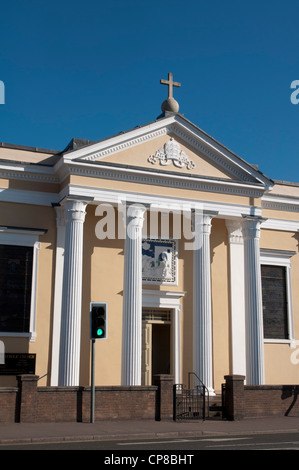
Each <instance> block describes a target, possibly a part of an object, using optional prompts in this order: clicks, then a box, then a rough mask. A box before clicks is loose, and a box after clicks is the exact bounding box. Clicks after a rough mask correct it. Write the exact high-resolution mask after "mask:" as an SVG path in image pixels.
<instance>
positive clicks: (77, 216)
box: [62, 199, 88, 223]
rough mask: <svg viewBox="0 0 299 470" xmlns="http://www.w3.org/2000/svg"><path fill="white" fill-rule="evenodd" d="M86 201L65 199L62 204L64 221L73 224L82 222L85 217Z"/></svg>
mask: <svg viewBox="0 0 299 470" xmlns="http://www.w3.org/2000/svg"><path fill="white" fill-rule="evenodd" d="M87 204H88V201H83V200H78V199H66V200H64V201H63V202H62V206H63V207H64V214H65V220H66V222H68V221H74V222H82V223H83V222H84V220H85V215H86V211H85V209H86V207H87Z"/></svg>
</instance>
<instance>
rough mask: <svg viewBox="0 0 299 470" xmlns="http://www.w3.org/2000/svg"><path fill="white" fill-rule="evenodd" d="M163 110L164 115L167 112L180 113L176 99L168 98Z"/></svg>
mask: <svg viewBox="0 0 299 470" xmlns="http://www.w3.org/2000/svg"><path fill="white" fill-rule="evenodd" d="M161 109H162V111H163V113H165V111H170V112H172V113H178V112H179V103H178V102H177V101H176V100H175V99H174V98H167V100H165V101H163V103H162V106H161Z"/></svg>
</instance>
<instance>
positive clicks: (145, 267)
mask: <svg viewBox="0 0 299 470" xmlns="http://www.w3.org/2000/svg"><path fill="white" fill-rule="evenodd" d="M161 83H162V84H166V85H167V87H168V98H167V99H166V100H165V101H164V102H163V104H162V114H161V115H160V116H159V117H158V118H157V119H155V120H153V121H152V122H150V123H148V124H144V125H141V126H138V127H135V128H134V129H132V130H129V131H126V132H121V133H119V134H118V135H114V136H112V137H107V138H105V139H103V140H100V141H96V142H94V141H88V140H86V141H85V140H82V139H72V141H71V142H70V143H69V144H68V145H67V147H66V148H65V150H63V151H59V152H57V151H52V150H45V149H39V148H31V147H25V146H20V145H14V144H5V143H0V172H1V175H0V345H1V347H0V353H3V354H2V356H1V355H0V358H1V357H2V364H0V386H13V385H15V383H16V374H17V373H20V372H21V371H22V365H21V364H22V357H23V359H24V361H25V362H26V361H28V357H29V358H31V359H33V366H32V370H31V371H30V370H27V373H28V372H29V373H34V374H36V375H38V376H39V377H40V380H39V385H50V386H77V385H83V386H84V385H86V386H87V385H90V383H91V358H92V351H94V374H95V375H94V376H95V385H132V386H134V385H151V384H152V383H153V376H154V375H155V374H171V375H173V377H174V381H175V383H176V384H186V383H187V382H188V374H189V373H192V376H193V377H194V378H196V380H199V381H200V382H202V383H203V384H204V385H205V386H206V387H207V388H208V389H209V392H210V394H211V395H213V394H214V393H216V392H217V391H219V390H221V384H222V383H223V382H224V376H225V375H227V374H237V375H244V376H245V377H246V384H248V385H263V384H267V385H268V384H299V253H298V249H299V183H295V182H293V183H291V182H284V181H275V180H273V179H271V177H268V176H265V175H264V174H263V173H262V172H261V171H260V170H259V169H258V167H257V166H255V165H252V164H250V163H248V162H246V160H244V159H243V158H240V157H239V156H238V155H236V154H234V153H233V152H231V151H230V150H229V149H228V148H226V147H225V146H223V145H222V144H221V143H220V142H217V141H216V140H215V139H214V138H213V137H211V136H209V135H207V134H206V133H205V132H204V131H203V130H201V129H200V128H199V127H198V126H197V125H196V124H194V123H192V122H190V121H189V120H188V119H187V117H185V116H184V115H183V114H181V113H180V112H179V105H178V103H177V101H176V100H175V99H174V98H173V87H178V86H180V84H179V83H177V82H174V81H173V76H172V74H169V75H168V80H161ZM165 90H166V88H165ZM157 114H158V113H157ZM270 176H271V175H270ZM93 314H95V316H96V315H103V318H102V323H99V324H98V325H96V328H95V330H94V329H93V326H94V324H93V321H97V320H96V319H94V317H93ZM93 319H94V320H93ZM100 320H101V319H100ZM14 358H18V361H19V362H18V364H19V365H18V366H16V362H14V361H13V359H14ZM8 360H10V361H12V364H14V365H13V367H14V371H12V370H9V366H8V362H6V363H5V361H8ZM0 362H1V361H0ZM17 367H19V369H16V368H17Z"/></svg>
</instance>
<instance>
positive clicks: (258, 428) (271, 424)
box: [0, 416, 299, 445]
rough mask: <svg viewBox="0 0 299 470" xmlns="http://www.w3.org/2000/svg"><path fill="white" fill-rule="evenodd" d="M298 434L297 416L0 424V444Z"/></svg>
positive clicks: (298, 423) (298, 419) (298, 421)
mask: <svg viewBox="0 0 299 470" xmlns="http://www.w3.org/2000/svg"><path fill="white" fill-rule="evenodd" d="M281 432H298V440H299V416H298V417H293V416H282V417H267V418H252V419H245V420H241V421H227V420H222V419H221V418H218V419H207V420H205V421H192V422H191V421H189V422H187V421H185V422H175V421H171V420H165V421H154V420H121V421H120V420H111V421H96V422H95V423H73V422H71V423H65V422H63V423H7V424H5V423H0V445H1V444H13V443H33V442H36V443H37V442H61V441H82V440H97V441H99V440H100V441H109V440H128V439H134V440H140V439H157V438H160V439H162V438H191V437H204V436H210V435H213V436H216V435H239V434H252V433H254V434H256V433H263V434H264V433H281Z"/></svg>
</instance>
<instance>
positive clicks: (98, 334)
mask: <svg viewBox="0 0 299 470" xmlns="http://www.w3.org/2000/svg"><path fill="white" fill-rule="evenodd" d="M103 333H104V332H103V330H102V328H98V329H97V336H102V335H103Z"/></svg>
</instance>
